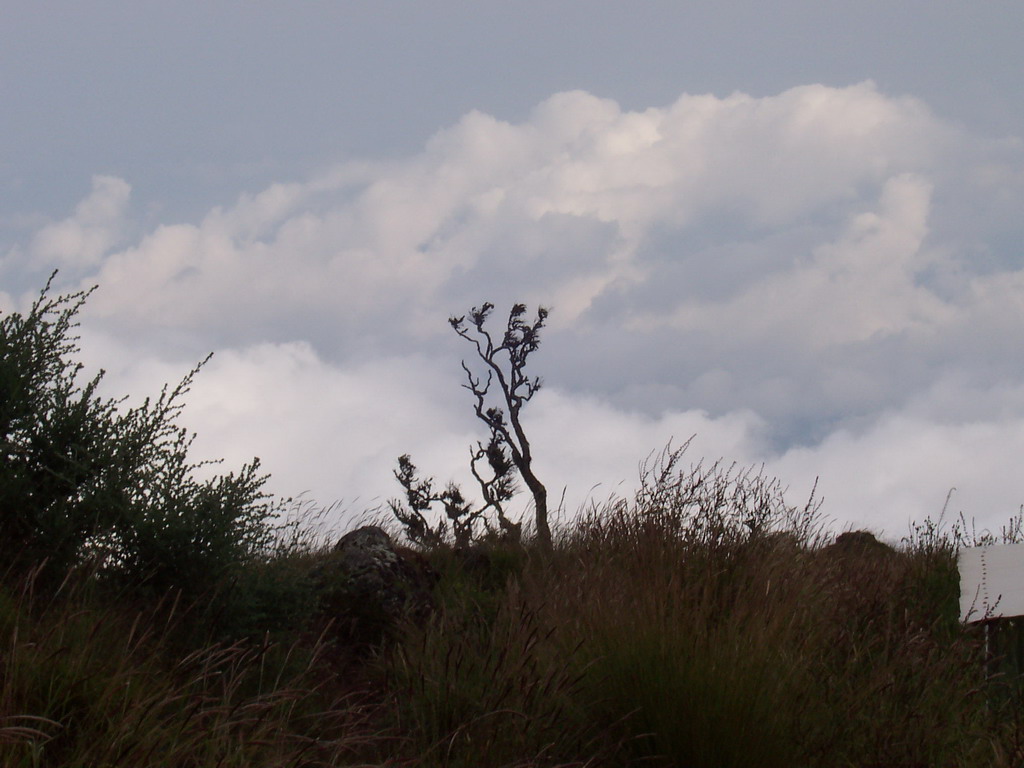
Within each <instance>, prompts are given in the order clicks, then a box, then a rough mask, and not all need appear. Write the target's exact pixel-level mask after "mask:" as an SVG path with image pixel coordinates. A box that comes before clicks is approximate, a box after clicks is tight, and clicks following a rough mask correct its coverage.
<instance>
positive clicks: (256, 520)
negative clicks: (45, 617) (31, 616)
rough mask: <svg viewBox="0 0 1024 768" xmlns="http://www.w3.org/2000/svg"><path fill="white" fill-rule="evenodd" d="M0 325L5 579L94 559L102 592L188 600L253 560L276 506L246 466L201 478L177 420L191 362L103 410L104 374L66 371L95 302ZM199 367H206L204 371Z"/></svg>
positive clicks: (64, 304)
mask: <svg viewBox="0 0 1024 768" xmlns="http://www.w3.org/2000/svg"><path fill="white" fill-rule="evenodd" d="M52 280H53V277H52V276H51V278H50V281H48V282H47V284H46V286H45V287H44V288H43V290H42V291H41V292H40V295H39V297H38V298H37V299H36V301H35V302H34V303H33V304H32V306H31V308H30V309H29V311H28V312H27V313H24V314H22V313H17V312H13V313H10V314H6V315H4V316H3V317H2V318H0V540H2V541H3V543H4V546H5V548H6V552H7V553H8V554H9V560H8V563H9V565H10V568H11V570H12V572H13V573H15V574H19V573H20V574H24V573H26V572H28V571H29V570H32V569H34V568H36V567H37V566H39V565H40V564H43V563H45V566H44V568H43V571H42V573H41V574H40V579H39V580H40V583H43V582H45V581H47V580H48V579H49V580H50V581H56V580H60V579H63V577H64V575H65V574H66V573H67V570H68V569H69V568H71V567H75V566H78V565H81V564H83V563H86V562H90V561H91V562H92V564H93V566H94V567H95V568H97V569H98V571H99V573H100V575H102V576H103V577H104V578H106V579H107V580H108V581H111V582H116V583H120V584H123V585H128V586H130V587H132V588H133V589H137V588H141V587H146V588H147V589H148V590H149V591H151V592H153V593H155V594H157V595H162V594H163V592H164V591H165V590H166V589H168V588H170V587H174V588H177V589H179V590H184V591H185V592H186V593H190V595H191V596H193V597H195V596H197V595H199V594H201V593H204V592H206V591H207V590H208V589H209V588H210V587H211V585H212V584H214V583H215V582H216V581H217V579H219V578H220V577H222V576H225V575H227V574H228V573H229V572H230V571H231V570H232V569H234V568H236V567H237V566H238V565H239V564H240V563H242V562H244V561H246V560H247V559H250V558H252V557H254V556H255V555H256V554H257V553H259V552H260V551H262V550H263V549H264V548H265V547H266V545H267V544H268V543H269V542H270V540H271V538H272V528H271V525H270V521H271V520H272V519H273V518H274V517H275V516H276V515H277V511H278V504H277V502H275V501H273V500H272V499H271V498H270V497H269V496H268V495H267V494H265V493H264V492H263V485H264V483H265V481H266V476H264V475H262V474H261V473H260V471H259V460H258V459H254V460H253V461H252V462H251V463H250V464H247V465H245V466H244V467H242V468H241V469H240V470H239V471H238V472H234V473H228V474H224V475H220V476H217V477H214V478H212V479H209V480H206V481H199V480H196V479H195V477H194V473H195V471H196V470H197V469H198V468H199V466H200V465H198V464H195V463H192V462H190V461H189V459H188V451H189V447H190V445H191V443H192V437H193V436H191V435H190V434H189V433H188V432H187V431H186V430H185V429H184V428H182V427H179V426H178V425H177V424H176V423H175V420H176V418H177V417H178V415H179V414H180V412H181V408H182V402H181V401H182V398H183V397H184V396H185V394H186V393H187V392H188V391H189V387H190V386H191V383H192V380H193V377H194V376H195V374H196V373H197V372H198V370H199V369H200V368H201V367H202V365H203V363H200V364H199V365H198V366H196V368H195V369H193V370H192V371H191V372H190V373H188V374H187V375H186V376H185V378H184V379H183V380H182V381H181V383H179V384H178V385H177V386H175V387H173V388H169V387H164V389H163V391H162V392H161V393H160V395H159V396H158V397H157V398H156V399H148V398H147V399H146V400H145V401H143V403H142V404H141V405H139V406H137V407H132V408H129V407H126V405H125V401H124V398H121V399H103V398H101V397H100V396H99V394H98V387H99V384H100V381H101V379H102V378H103V371H100V372H99V373H97V374H95V375H94V376H92V377H91V378H87V377H85V375H84V370H83V366H82V364H81V363H78V362H75V361H74V359H73V358H74V356H75V355H76V353H77V352H78V345H77V341H78V337H77V336H75V335H73V332H74V329H75V328H76V326H77V322H76V316H77V314H78V312H79V311H80V309H81V308H82V306H83V305H84V304H85V302H86V300H87V299H88V297H89V294H90V293H91V291H80V292H77V293H72V294H68V295H64V296H58V297H56V298H54V297H51V296H50V295H49V291H50V286H51V283H52ZM203 362H205V361H203Z"/></svg>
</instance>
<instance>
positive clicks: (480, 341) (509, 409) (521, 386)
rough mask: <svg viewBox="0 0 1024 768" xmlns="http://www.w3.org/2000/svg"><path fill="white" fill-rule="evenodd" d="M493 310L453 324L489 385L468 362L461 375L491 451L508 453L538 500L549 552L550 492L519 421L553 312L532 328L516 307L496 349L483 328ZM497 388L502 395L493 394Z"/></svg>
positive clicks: (535, 385) (536, 386)
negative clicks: (533, 358) (532, 360)
mask: <svg viewBox="0 0 1024 768" xmlns="http://www.w3.org/2000/svg"><path fill="white" fill-rule="evenodd" d="M493 309H494V305H493V304H491V303H490V302H486V303H484V304H483V305H482V306H480V307H473V309H472V310H471V311H470V312H469V315H468V323H467V316H466V315H463V316H462V317H451V318H449V320H448V322H449V323H450V324H451V326H452V328H453V329H454V330H455V332H456V333H457V334H458V335H459V336H461V337H462V338H464V339H466V340H467V341H469V342H470V343H471V344H473V346H474V347H475V348H476V352H477V357H479V358H480V360H481V361H483V363H484V365H485V366H486V371H487V377H486V379H484V378H482V377H480V376H477V375H475V374H474V373H473V371H472V370H471V369H470V367H469V366H468V365H466V362H465V361H463V362H462V370H463V371H465V372H466V381H467V383H466V384H464V385H463V386H464V387H465V388H466V389H468V390H469V391H470V392H472V393H473V396H474V397H475V398H476V403H475V405H474V410H475V412H476V415H477V418H479V419H480V420H481V421H483V422H484V424H486V425H487V426H488V428H489V429H490V431H491V438H490V442H489V443H488V445H489V446H496V447H497V448H498V449H500V450H502V451H504V449H505V448H506V447H507V448H508V450H509V452H510V453H511V459H512V463H513V464H514V465H515V468H516V469H517V470H519V474H520V476H521V477H522V478H523V482H525V483H526V487H527V488H529V489H530V493H531V494H532V495H533V503H534V511H535V521H536V527H537V539H538V541H539V543H540V545H541V546H542V547H544V548H545V549H550V548H551V528H550V526H549V524H548V492H547V488H545V487H544V484H543V483H541V481H540V480H539V479H538V477H537V475H535V474H534V472H533V453H532V451H531V449H530V441H529V439H528V438H527V436H526V432H525V430H524V429H523V425H522V421H521V418H520V414H521V413H522V409H523V406H524V405H525V404H526V403H527V402H529V401H530V400H531V399H532V398H533V396H534V395H535V394H537V392H538V391H539V390H540V388H541V380H540V378H539V377H533V378H530V377H529V376H527V375H526V372H525V369H526V363H527V359H528V358H529V356H530V355H531V354H533V353H534V352H536V351H537V348H538V347H539V346H540V330H541V328H543V327H544V322H545V320H547V316H548V310H547V309H545V308H544V307H540V308H538V310H537V318H536V320H534V321H533V323H528V322H526V321H525V320H524V319H523V316H524V315H525V314H526V305H525V304H516V305H514V306H513V307H512V311H511V312H509V316H508V325H507V327H506V329H505V333H504V334H503V335H502V337H501V341H500V343H495V339H494V337H492V336H491V334H490V332H489V331H487V330H486V329H485V328H484V325H485V324H486V322H487V318H488V317H489V316H490V314H491V312H492V311H493ZM495 385H496V390H497V391H494V387H495ZM493 400H497V401H498V403H499V405H490V402H492V401H493ZM474 475H476V472H475V471H474ZM477 479H478V480H479V479H480V478H479V476H477ZM485 496H486V491H485Z"/></svg>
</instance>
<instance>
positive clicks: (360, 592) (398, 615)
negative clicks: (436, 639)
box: [313, 525, 437, 644]
mask: <svg viewBox="0 0 1024 768" xmlns="http://www.w3.org/2000/svg"><path fill="white" fill-rule="evenodd" d="M313 578H314V583H315V585H316V588H317V591H318V593H319V602H320V611H321V614H322V615H323V616H324V617H325V618H326V619H329V620H330V621H331V622H332V627H333V631H334V634H335V636H336V637H337V638H338V639H340V640H343V641H345V642H347V643H350V644H364V643H376V642H379V641H380V640H382V639H384V638H385V637H387V636H389V635H390V634H392V633H393V632H394V630H395V629H396V628H397V626H398V625H399V623H400V622H401V621H403V620H405V619H409V618H412V619H417V618H424V617H425V616H426V615H428V614H429V613H430V611H431V610H432V608H433V604H434V602H433V596H432V588H433V586H434V584H435V583H436V581H437V576H436V574H435V573H434V572H433V570H432V569H431V568H430V566H429V564H427V562H426V561H425V560H424V559H423V558H422V557H419V556H417V555H416V553H413V552H409V551H403V550H399V549H397V548H396V547H395V546H394V544H393V543H392V541H391V537H390V536H388V534H387V533H386V532H385V531H384V530H383V529H381V528H379V527H377V526H374V525H369V526H364V527H362V528H358V529H356V530H354V531H351V532H349V533H347V534H345V535H344V536H342V537H341V539H339V541H338V543H337V544H335V546H334V549H333V551H332V552H331V554H330V555H329V557H328V558H327V559H326V560H325V561H324V562H322V563H320V564H319V565H318V566H317V567H316V568H315V569H314V573H313Z"/></svg>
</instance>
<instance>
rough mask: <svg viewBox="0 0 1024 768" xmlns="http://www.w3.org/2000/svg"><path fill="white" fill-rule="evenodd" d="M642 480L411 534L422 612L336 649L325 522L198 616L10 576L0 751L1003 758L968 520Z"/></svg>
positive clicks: (403, 759) (331, 761) (1018, 725)
mask: <svg viewBox="0 0 1024 768" xmlns="http://www.w3.org/2000/svg"><path fill="white" fill-rule="evenodd" d="M643 480H644V482H643V485H642V488H641V490H640V492H639V493H638V494H637V496H636V498H635V499H633V500H631V501H629V502H626V501H615V502H609V503H608V504H606V505H604V506H602V507H600V508H598V507H594V508H591V509H590V510H588V511H586V512H585V513H583V514H581V515H580V516H579V517H578V518H577V519H576V520H574V521H572V522H571V523H569V524H566V525H565V526H563V527H562V528H561V529H560V530H559V531H558V532H557V536H556V540H555V542H554V547H553V549H552V550H551V551H545V550H541V549H537V548H534V547H533V546H532V545H531V544H530V543H529V542H527V543H525V544H520V543H517V544H512V543H507V542H501V541H497V540H495V541H490V542H488V543H487V544H481V545H478V546H475V547H473V548H470V549H468V550H466V549H464V550H455V549H450V548H449V549H443V548H439V549H434V550H428V551H425V552H422V553H421V554H419V555H417V556H418V557H425V558H426V559H427V561H428V562H429V563H431V564H432V566H433V568H434V569H435V570H436V572H437V574H438V580H437V585H436V587H435V592H434V602H435V609H434V611H433V613H432V615H431V616H430V617H429V618H427V619H423V618H422V617H412V616H411V617H410V618H409V620H408V621H407V622H405V623H404V624H402V625H400V626H398V627H396V628H395V630H394V631H393V632H389V633H387V634H386V635H385V638H384V639H383V640H382V641H381V642H380V643H379V644H378V645H376V646H372V647H369V648H367V647H360V648H359V649H358V652H356V651H354V650H353V649H347V648H345V647H343V645H344V639H343V638H344V635H343V634H339V633H336V632H334V633H332V632H331V619H332V616H329V615H328V616H325V615H323V614H322V613H320V614H318V613H317V610H318V608H317V606H318V603H317V600H316V595H315V594H314V593H312V592H311V591H310V590H311V586H310V582H309V580H308V578H307V577H308V574H309V573H310V572H311V570H315V566H316V563H317V561H318V559H319V558H320V557H323V556H324V542H323V541H321V540H320V539H317V540H316V541H312V542H311V541H305V540H304V539H303V538H302V537H301V536H293V537H292V539H291V540H290V541H291V543H285V544H282V545H281V546H280V547H279V548H278V549H277V550H276V551H274V552H273V553H270V554H268V555H267V557H265V558H264V559H262V560H261V561H259V562H253V563H251V564H250V565H249V566H248V567H247V568H246V570H245V571H243V572H241V573H240V574H238V575H236V576H235V577H234V580H233V581H231V582H230V583H228V584H225V585H223V586H221V587H220V591H219V592H217V594H218V595H220V596H222V597H218V599H217V600H213V601H212V602H211V605H214V606H215V607H217V610H218V611H220V613H218V614H217V615H218V616H220V617H221V618H219V619H218V620H217V621H216V622H213V623H212V624H211V612H210V608H209V606H197V607H195V608H191V609H188V608H187V607H184V606H177V607H175V606H174V604H173V593H169V595H168V597H167V599H166V600H165V601H164V602H163V603H162V604H157V605H153V606H149V608H147V609H146V610H140V609H139V606H138V604H134V605H127V604H123V603H116V602H112V601H111V600H110V596H109V593H107V592H105V591H104V590H103V589H100V588H99V587H102V586H103V584H102V580H101V581H100V582H99V585H98V587H96V588H95V589H94V588H93V587H90V584H92V583H93V582H91V581H90V580H89V578H88V577H83V578H82V579H80V582H81V583H79V584H76V585H74V586H73V585H71V583H70V582H69V583H68V584H66V585H65V586H64V587H62V588H61V589H60V590H59V591H58V593H57V594H56V595H53V594H52V593H46V594H43V593H40V594H36V593H35V592H34V591H33V582H32V579H31V578H28V579H23V580H21V581H17V580H13V579H8V580H7V582H6V586H4V587H2V588H0V765H4V766H17V767H19V768H20V767H21V766H31V767H33V768H34V767H36V766H54V767H55V768H56V767H58V766H60V767H61V768H63V767H64V766H86V765H88V766H122V765H123V766H133V767H134V766H196V767H197V768H198V766H218V765H220V766H239V767H241V766H256V767H258V766H295V767H296V768H298V767H299V766H310V767H311V766H319V765H323V766H327V765H330V766H372V765H376V766H385V765H387V766H406V767H407V768H568V766H578V767H583V766H586V767H587V768H599V767H600V768H604V767H607V768H626V767H628V766H665V767H666V768H668V767H672V768H719V767H720V768H728V767H729V766H754V767H756V766H785V767H786V768H793V767H795V766H804V767H806V768H841V767H842V768H846V767H848V766H893V767H896V768H899V767H900V766H902V767H904V768H910V767H911V766H914V767H917V766H979V767H980V766H995V767H996V768H1001V767H1005V768H1010V767H1011V766H1019V765H1021V764H1022V762H1024V748H1022V747H1024V717H1022V709H1021V705H1020V697H1019V696H1018V695H1017V691H1018V690H1019V686H1017V683H1016V681H1015V680H1010V679H1009V676H1007V675H1004V676H1002V677H999V676H993V674H992V669H993V667H992V666H991V665H989V666H987V665H986V664H985V657H984V644H983V638H982V637H981V636H980V635H979V634H978V633H977V632H975V631H972V629H971V628H966V627H964V626H963V625H962V624H961V623H960V622H959V620H958V608H957V598H958V584H957V570H956V560H955V558H956V552H957V548H958V546H960V545H961V544H962V543H963V534H964V532H963V530H962V529H954V530H952V531H949V532H944V531H943V530H941V529H940V528H939V527H937V526H935V525H934V524H931V523H926V524H925V525H923V526H920V527H918V528H917V529H916V530H915V531H914V532H912V534H911V535H910V536H908V537H907V538H906V539H905V540H903V541H902V542H901V543H899V544H898V545H896V546H893V547H889V546H884V545H882V544H878V543H877V542H876V543H874V545H872V546H868V545H866V544H865V543H864V542H865V541H867V543H868V544H871V540H870V539H867V538H865V537H860V538H854V539H853V542H854V544H853V545H849V540H848V541H847V544H846V545H843V544H842V542H834V539H835V537H834V535H833V534H832V533H829V532H828V531H827V530H826V528H825V526H824V524H823V520H822V518H821V516H820V513H819V509H818V506H817V504H816V503H815V502H814V500H813V499H812V500H811V501H810V502H808V503H807V504H805V505H803V506H800V507H793V506H790V505H788V504H787V502H786V501H785V499H784V497H783V494H782V490H781V488H780V487H779V485H778V483H776V482H775V481H773V480H771V479H768V478H765V477H764V476H762V475H761V474H758V473H757V472H745V471H739V470H737V469H736V468H735V467H728V466H725V465H700V464H698V465H696V466H691V467H687V468H684V467H682V454H680V453H668V454H665V455H663V456H662V457H660V460H659V461H657V462H655V463H654V464H653V465H652V466H651V467H650V468H649V470H646V471H645V472H644V474H643ZM857 542H860V543H859V544H858V543H857ZM321 609H322V605H321ZM334 609H337V610H344V606H332V610H334ZM211 626H212V627H213V628H214V629H215V630H216V631H213V630H211V629H210V627H211ZM320 629H325V632H323V633H321V632H320ZM211 638H213V639H218V638H219V642H213V641H212V640H211ZM1008 694H1010V695H1008Z"/></svg>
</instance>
